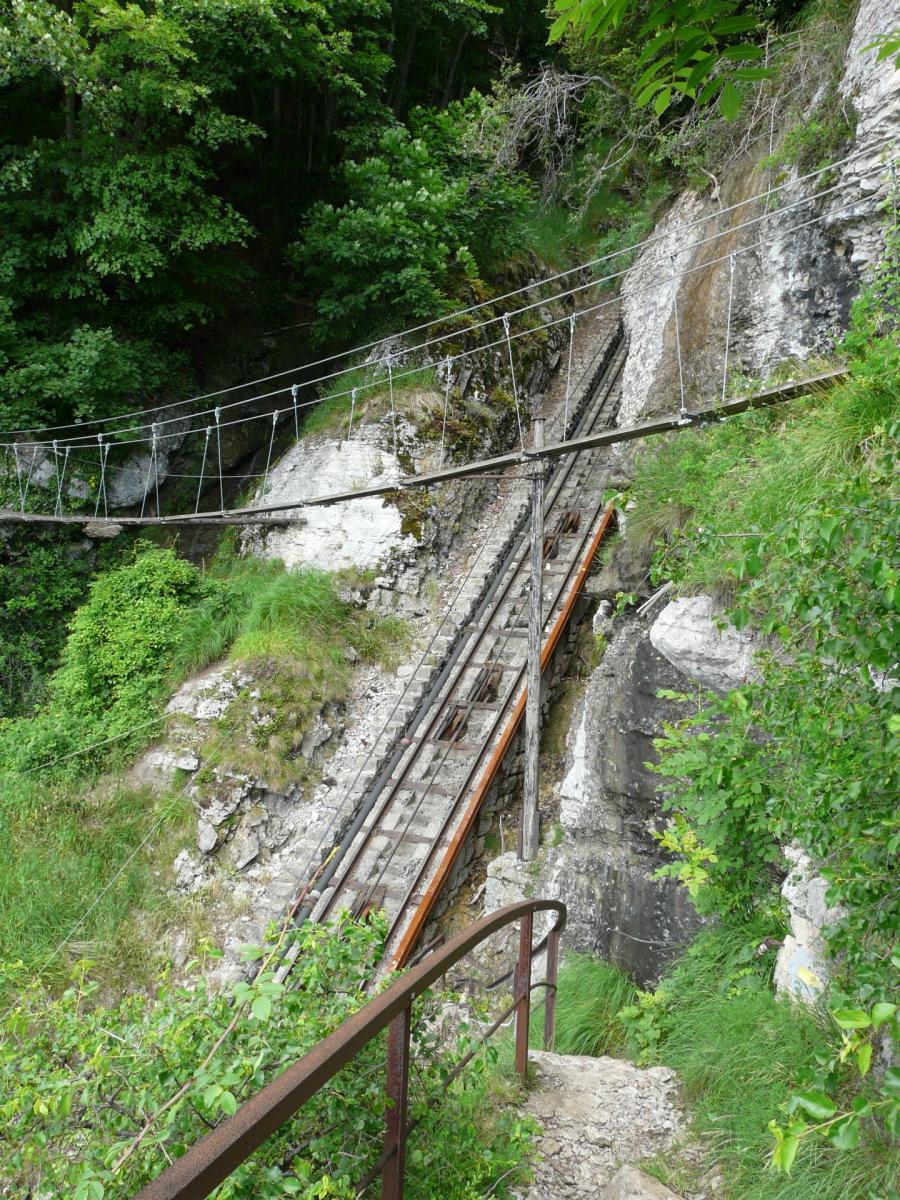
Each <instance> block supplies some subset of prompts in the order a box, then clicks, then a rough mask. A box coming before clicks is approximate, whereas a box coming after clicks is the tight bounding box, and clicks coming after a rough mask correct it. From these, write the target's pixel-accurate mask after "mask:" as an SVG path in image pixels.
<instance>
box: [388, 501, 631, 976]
mask: <svg viewBox="0 0 900 1200" xmlns="http://www.w3.org/2000/svg"><path fill="white" fill-rule="evenodd" d="M614 522H615V508H614V506H613V505H612V504H609V505H607V506H606V507H605V508H604V509H603V513H602V516H601V518H600V521H599V522H598V524H597V527H596V529H595V530H594V532H593V536H592V537H591V539H590V543H589V546H588V549H587V552H586V553H585V555H584V557H583V558H582V560H581V563H580V565H579V568H578V573H577V575H576V576H575V580H574V582H573V584H572V587H571V589H570V591H569V594H568V596H567V597H566V600H565V603H564V604H563V607H562V609H561V610H560V612H559V613H558V614H557V617H556V620H555V621H554V623H553V627H552V628H551V630H550V632H549V634H548V635H547V638H546V640H545V642H544V645H543V647H542V648H541V671H542V672H543V671H544V670H545V669H546V667H547V665H548V663H549V662H550V660H551V658H552V657H553V654H554V652H555V650H556V647H557V645H558V644H559V640H560V638H561V637H562V635H563V633H564V631H565V629H566V626H567V625H568V623H569V620H570V619H571V616H572V612H573V609H574V608H575V604H576V602H577V600H578V598H579V596H580V595H581V593H582V590H583V588H584V583H585V580H586V579H587V577H588V575H589V574H590V570H591V566H592V565H593V562H594V559H595V557H596V555H597V551H598V550H599V549H600V545H601V543H602V542H603V539H604V537H605V536H606V534H607V533H608V532H609V529H610V528H611V527H612V526H613V524H614ZM522 674H523V672H522V671H520V672H519V675H520V677H521V676H522ZM513 694H515V689H513V692H512V693H511V695H513ZM527 695H528V689H527V688H525V689H523V690H522V691H521V692H520V693H519V696H518V697H517V699H516V703H515V706H514V707H513V710H512V713H511V714H510V716H509V719H508V720H507V722H506V724H505V726H504V727H503V730H502V733H501V734H500V739H499V741H498V742H497V744H496V745H495V747H494V749H493V751H492V753H491V755H490V758H489V759H488V762H487V766H486V767H485V768H484V771H483V773H482V775H481V778H480V779H479V780H478V783H477V785H476V787H475V791H474V792H473V793H472V796H471V797H470V799H469V802H468V804H467V805H466V809H465V812H464V814H463V817H462V820H461V821H460V823H459V825H458V827H457V829H456V832H455V833H454V835H453V838H452V839H451V842H450V845H449V846H448V847H447V849H446V850H445V852H444V854H443V855H442V857H441V860H440V863H439V864H438V868H437V871H436V872H435V874H434V877H433V878H432V880H431V882H430V883H429V885H428V887H427V889H426V891H425V895H424V896H423V897H422V900H421V901H420V902H419V904H418V905H417V906H416V909H415V912H414V913H413V916H412V920H411V921H410V923H409V925H408V926H407V928H406V930H405V931H404V933H403V935H402V937H401V940H400V945H399V946H398V947H397V950H396V952H395V955H394V960H393V966H394V967H403V966H405V965H406V963H407V962H408V961H409V959H410V956H411V955H412V952H413V949H414V947H415V945H416V943H417V941H418V940H419V938H420V937H421V936H422V932H423V930H424V929H425V926H426V925H427V923H428V918H429V917H430V915H431V912H432V910H433V909H434V906H435V904H436V903H437V900H438V897H439V896H440V894H441V891H442V890H443V888H444V886H445V885H446V883H447V880H448V879H449V877H450V875H451V873H452V871H453V868H454V866H455V865H456V860H457V859H458V858H459V855H460V852H461V850H462V848H463V846H464V845H465V841H466V838H467V837H468V836H469V834H470V833H471V832H472V830H473V828H474V826H475V822H476V820H477V818H478V814H479V813H480V811H481V807H482V805H483V804H484V801H485V798H486V797H487V794H488V792H489V791H490V789H491V786H492V784H493V782H494V780H495V779H496V778H497V774H498V772H499V771H500V768H501V766H502V764H503V759H504V758H505V756H506V753H507V751H508V749H509V747H510V745H511V744H512V742H513V740H514V738H515V736H516V734H517V733H518V731H519V727H520V726H521V724H522V718H523V717H524V715H525V702H526V699H527ZM479 765H480V764H479ZM436 844H437V843H436Z"/></svg>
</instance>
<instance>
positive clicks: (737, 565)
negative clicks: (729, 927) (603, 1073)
mask: <svg viewBox="0 0 900 1200" xmlns="http://www.w3.org/2000/svg"><path fill="white" fill-rule="evenodd" d="M889 212H890V214H893V209H892V208H891V209H890V210H889ZM898 300H900V230H898V228H897V226H896V219H895V216H893V215H891V217H890V220H889V226H888V235H887V249H886V254H885V256H884V259H883V260H882V263H881V265H880V267H879V269H878V271H877V273H876V275H875V277H874V280H873V282H872V284H871V286H870V287H869V289H868V290H867V291H866V292H865V293H864V294H863V296H862V297H861V298H860V300H859V301H858V302H857V304H856V306H855V308H854V312H853V318H852V323H851V329H850V331H849V333H848V334H847V336H846V337H845V338H844V340H843V343H842V346H841V350H842V352H843V353H844V354H845V355H846V356H847V359H848V366H849V377H848V379H847V381H846V382H843V383H841V384H839V385H838V386H837V387H836V388H835V389H834V390H833V391H831V392H830V393H828V394H827V395H826V396H824V397H813V398H811V399H808V400H807V401H805V402H804V403H803V404H801V405H797V406H792V408H791V411H790V412H789V413H786V414H770V415H768V416H753V417H751V418H749V419H741V420H740V421H739V422H734V423H728V424H725V425H722V426H717V427H713V428H711V429H709V430H707V431H705V432H704V433H702V434H698V435H686V436H685V435H683V436H680V437H679V438H677V439H673V440H672V441H671V442H670V443H669V444H668V445H664V446H662V447H660V448H657V449H655V450H652V451H647V452H645V453H644V454H643V455H642V456H641V458H640V460H639V467H638V473H637V478H636V481H635V490H634V494H635V498H636V508H635V510H634V513H633V514H632V517H633V519H632V520H631V522H630V524H629V532H630V535H631V536H636V537H638V538H642V539H644V540H652V541H653V543H654V544H655V547H656V559H655V571H656V578H657V580H660V579H663V578H671V579H674V580H675V581H676V582H678V583H680V584H681V585H682V586H683V587H687V588H691V587H698V586H702V587H706V588H710V587H712V588H716V589H718V591H719V593H720V595H721V596H723V597H724V598H725V600H726V603H727V605H728V618H729V619H730V620H731V621H732V622H733V623H734V624H735V625H736V626H737V627H738V628H740V629H743V628H746V627H752V628H755V629H756V631H757V632H758V633H759V634H760V635H761V636H763V637H765V638H766V639H767V648H766V650H765V651H763V652H761V653H760V654H759V655H758V662H759V668H760V678H759V680H758V682H754V683H751V684H748V685H746V686H744V687H741V688H738V689H735V690H733V691H731V692H729V693H728V694H727V695H726V696H722V697H720V696H713V695H710V694H705V695H701V696H699V697H693V698H692V697H688V696H682V697H674V698H675V699H679V698H680V699H681V700H682V701H683V702H684V703H685V705H689V706H690V711H689V713H688V715H687V716H686V717H685V719H684V720H682V721H680V722H677V723H673V724H671V725H669V726H667V727H666V730H665V735H664V736H663V737H662V738H660V739H658V740H657V743H656V746H657V749H658V752H659V762H658V764H657V765H656V766H655V768H654V769H655V770H657V771H658V772H659V774H660V775H661V776H662V777H663V780H664V783H663V787H664V795H665V801H664V803H665V807H666V808H668V809H669V811H670V812H671V813H672V814H673V816H672V821H671V823H670V826H669V828H668V830H667V831H666V833H665V834H664V835H663V845H664V846H665V848H666V849H668V850H669V851H671V852H672V853H673V855H674V856H675V860H674V862H673V863H672V864H671V865H669V866H667V867H664V868H663V869H662V872H661V873H662V874H669V875H674V876H675V877H677V878H679V879H681V880H682V882H683V883H684V884H685V885H686V886H687V887H688V889H689V890H690V892H691V895H692V896H693V897H694V899H695V903H696V904H697V905H698V907H699V908H700V909H701V911H704V912H708V913H718V914H720V915H724V916H725V917H726V919H728V920H729V921H730V922H732V923H734V922H748V921H749V922H752V921H755V920H759V919H763V920H776V921H777V920H779V919H780V917H781V914H780V897H779V894H778V885H779V883H780V880H781V878H782V876H783V872H784V869H785V868H784V860H783V857H782V847H784V846H785V845H787V844H788V843H792V842H793V843H799V845H800V846H801V847H802V848H803V849H804V850H805V851H806V852H808V853H809V854H810V855H811V857H812V859H813V861H814V862H815V863H816V864H817V867H818V868H819V870H820V871H821V873H822V874H823V875H824V877H825V878H826V879H827V881H828V883H829V890H828V896H827V900H828V903H829V904H831V905H836V906H839V911H840V912H841V913H842V914H843V915H842V916H840V917H839V919H837V920H836V921H835V923H834V925H833V926H831V927H830V928H828V929H826V930H825V935H826V937H827V939H828V944H829V947H830V950H831V953H832V955H833V956H834V962H833V966H832V970H833V975H834V979H833V982H832V985H831V989H830V993H829V995H828V1002H829V1005H830V1007H831V1008H832V1010H833V1013H834V1021H835V1024H836V1029H839V1030H841V1031H842V1034H841V1036H842V1042H841V1044H840V1045H839V1046H838V1049H837V1051H836V1052H835V1055H834V1060H833V1061H832V1062H831V1063H830V1065H829V1056H828V1055H825V1056H824V1058H823V1059H822V1060H821V1061H820V1062H818V1067H817V1072H816V1074H815V1079H814V1081H813V1083H812V1085H811V1090H809V1089H807V1090H806V1091H802V1092H798V1093H797V1094H796V1096H795V1097H794V1098H793V1099H792V1100H791V1101H790V1104H789V1107H788V1113H787V1118H785V1124H784V1125H783V1126H781V1125H779V1124H778V1123H776V1124H774V1125H773V1133H774V1135H775V1139H776V1143H775V1162H776V1164H777V1165H778V1166H780V1167H781V1168H782V1169H784V1170H790V1169H791V1168H792V1166H793V1165H794V1161H795V1158H796V1156H797V1154H798V1150H799V1148H800V1144H801V1142H803V1143H807V1144H808V1143H810V1142H812V1141H813V1140H814V1139H813V1138H812V1136H811V1135H812V1134H813V1133H814V1132H821V1133H822V1134H824V1135H825V1136H827V1138H828V1139H829V1140H830V1141H831V1142H832V1144H833V1146H834V1147H837V1148H839V1149H848V1150H849V1149H853V1148H854V1147H855V1146H856V1145H857V1142H858V1141H859V1138H860V1134H861V1132H867V1133H868V1136H869V1137H870V1138H871V1139H872V1142H873V1145H874V1146H876V1147H877V1146H880V1145H882V1143H883V1142H884V1139H886V1138H890V1137H891V1136H892V1135H893V1136H896V1134H897V1132H898V1129H897V1126H898V1120H900V1116H898V1114H900V1104H898V1100H897V1091H898V1088H900V1075H898V1074H896V1073H895V1069H894V1068H889V1069H888V1071H887V1073H886V1074H884V1075H883V1076H882V1077H881V1081H880V1083H879V1084H877V1085H875V1086H871V1087H870V1086H869V1085H868V1081H867V1080H866V1078H865V1077H866V1076H867V1074H868V1071H869V1067H870V1064H871V1056H872V1039H873V1036H874V1035H875V1033H876V1031H877V1029H878V1028H879V1027H881V1026H882V1025H885V1024H889V1023H891V1022H892V1021H893V1019H894V1014H895V1011H896V1010H895V1006H894V1003H893V997H894V995H895V992H896V985H897V980H898V977H900V976H898V971H900V958H898V957H897V953H896V931H897V928H898V924H900V909H898V897H897V891H896V871H897V856H898V851H900V823H898V817H897V808H896V798H897V796H898V795H900V773H898V763H900V755H898V750H900V740H898V735H900V714H898V703H900V689H898V688H897V685H896V667H897V662H898V660H900V640H898V624H897V607H898V590H897V587H898V576H897V571H896V562H895V559H896V547H897V544H898V541H900V522H898V511H897V504H896V479H897V461H898V439H900V426H898V424H897V421H896V390H897V384H898V380H900V343H898V340H897V329H898V326H897V312H898ZM811 984H812V986H813V987H817V988H820V987H821V986H822V981H821V980H815V979H813V980H811ZM663 990H664V989H663ZM665 1003H667V1002H666V1001H665V1000H664V999H663V1000H661V999H660V997H659V995H658V994H657V995H655V996H653V997H650V998H645V999H642V1001H641V1004H640V1006H639V1011H638V1012H636V1013H635V1014H634V1026H633V1028H634V1030H635V1031H636V1032H638V1031H639V1030H640V1029H641V1028H644V1029H645V1031H646V1036H647V1038H648V1042H647V1045H648V1047H649V1048H650V1049H652V1048H653V1045H652V1038H653V1037H657V1038H658V1037H660V1036H662V1033H664V1026H661V1025H660V1022H659V1019H658V1013H657V1011H656V1009H657V1006H658V1005H659V1004H665ZM767 1003H769V999H768V998H766V999H765V1000H760V1001H755V1002H754V1004H752V1005H750V1006H749V1007H748V1010H747V1014H746V1022H747V1028H746V1031H745V1032H746V1036H747V1037H748V1038H750V1037H751V1036H755V1034H752V1028H751V1027H752V1025H753V1023H754V1022H756V1023H760V1022H761V1023H762V1025H763V1027H764V1026H765V1022H766V1020H768V1018H766V1017H765V1012H764V1011H762V1010H764V1009H765V1005H766V1004H767ZM755 1006H757V1007H758V1006H762V1007H761V1011H760V1012H756V1011H755ZM694 1008H696V1009H697V1010H698V1011H700V1012H701V1013H702V1012H703V1005H702V1004H699V1005H695V1006H694ZM774 1011H775V1010H773V1012H774ZM779 1011H780V1010H779ZM735 1019H738V1018H737V1017H735ZM778 1019H779V1020H780V1019H781V1018H780V1017H779V1018H778ZM772 1020H775V1017H773V1018H772ZM791 1020H795V1021H796V1024H797V1025H798V1026H801V1025H802V1024H803V1021H804V1020H806V1018H805V1016H803V1014H798V1015H796V1017H792V1018H791ZM691 1028H692V1033H693V1035H696V1033H697V1029H699V1026H698V1027H697V1029H694V1028H693V1026H692V1027H691ZM832 1029H833V1032H836V1029H835V1027H832ZM713 1044H714V1043H712V1042H710V1045H713ZM683 1045H684V1046H685V1048H686V1047H687V1039H685V1042H684V1043H683ZM685 1053H686V1049H685ZM674 1061H675V1065H681V1064H680V1062H679V1061H677V1055H676V1056H675V1060H674ZM851 1063H852V1064H853V1072H852V1073H849V1072H848V1070H847V1067H848V1066H849V1065H850V1064H851ZM809 1066H810V1070H812V1064H809ZM852 1074H855V1075H856V1077H857V1085H856V1086H857V1087H858V1086H859V1084H860V1079H862V1082H863V1091H862V1092H861V1093H860V1095H859V1096H858V1097H857V1099H856V1100H852V1103H851V1099H850V1098H852V1096H853V1094H854V1084H853V1080H852ZM783 1098H784V1097H781V1098H780V1099H783ZM778 1099H779V1098H778V1097H775V1096H774V1095H772V1096H771V1098H770V1101H771V1106H772V1111H771V1112H770V1114H769V1116H770V1118H771V1117H774V1116H775V1112H774V1110H775V1108H776V1107H777V1103H776V1102H777V1100H778ZM734 1103H735V1104H737V1103H738V1097H737V1096H735V1097H734ZM756 1115H757V1118H758V1117H759V1114H758V1113H757V1114H756ZM885 1126H886V1127H887V1132H885ZM861 1153H862V1152H861ZM871 1153H873V1154H875V1153H876V1151H875V1150H873V1151H871ZM822 1154H824V1155H825V1158H824V1159H822V1162H826V1163H828V1162H831V1159H830V1158H829V1157H828V1152H827V1151H821V1150H817V1151H815V1152H814V1153H812V1154H811V1159H812V1161H813V1163H816V1162H819V1160H820V1158H821V1156H822ZM800 1157H801V1158H802V1157H803V1156H802V1155H801V1156H800ZM798 1161H799V1160H798ZM804 1169H806V1168H804ZM809 1169H810V1170H814V1167H813V1166H811V1167H810V1168H809ZM815 1169H818V1168H815ZM822 1169H823V1170H824V1169H825V1168H824V1167H823V1168H822ZM845 1170H851V1168H849V1167H846V1166H841V1167H839V1168H835V1172H836V1174H835V1178H836V1179H837V1178H841V1179H843V1180H844V1185H846V1178H845V1176H844V1172H845ZM742 1194H744V1193H742ZM746 1194H751V1195H756V1194H765V1195H768V1194H769V1193H768V1192H759V1193H757V1192H756V1191H752V1190H751V1191H748V1192H747V1193H746ZM790 1194H791V1195H793V1194H795V1193H794V1192H791V1193H790ZM797 1194H803V1193H800V1192H798V1193H797ZM810 1194H812V1192H810ZM835 1194H837V1193H836V1192H835ZM872 1194H879V1193H878V1191H877V1188H873V1192H872Z"/></svg>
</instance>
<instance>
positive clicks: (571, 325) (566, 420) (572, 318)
mask: <svg viewBox="0 0 900 1200" xmlns="http://www.w3.org/2000/svg"><path fill="white" fill-rule="evenodd" d="M574 345H575V314H574V313H572V314H571V315H570V316H569V366H568V370H567V371H566V407H565V412H564V415H563V437H565V436H566V435H567V434H568V432H569V398H570V396H571V394H572V348H573V346H574Z"/></svg>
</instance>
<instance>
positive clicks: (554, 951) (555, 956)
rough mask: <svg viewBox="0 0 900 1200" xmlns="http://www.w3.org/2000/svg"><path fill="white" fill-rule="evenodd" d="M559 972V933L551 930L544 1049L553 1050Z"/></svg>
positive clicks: (548, 950) (548, 941) (545, 1003)
mask: <svg viewBox="0 0 900 1200" xmlns="http://www.w3.org/2000/svg"><path fill="white" fill-rule="evenodd" d="M558 971H559V933H558V932H557V930H555V929H551V930H550V933H549V936H548V937H547V997H546V999H545V1001H544V1049H545V1050H552V1049H553V1039H554V1037H555V1035H556V978H557V974H558Z"/></svg>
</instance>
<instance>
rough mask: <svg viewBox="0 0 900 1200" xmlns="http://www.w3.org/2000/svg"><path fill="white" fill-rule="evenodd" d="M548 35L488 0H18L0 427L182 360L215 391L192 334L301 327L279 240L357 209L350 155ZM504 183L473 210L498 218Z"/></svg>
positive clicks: (107, 397) (3, 91)
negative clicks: (326, 216)
mask: <svg viewBox="0 0 900 1200" xmlns="http://www.w3.org/2000/svg"><path fill="white" fill-rule="evenodd" d="M543 42H544V20H543V14H542V13H541V12H540V11H539V10H536V9H532V8H531V7H530V6H528V5H522V4H518V3H517V4H513V5H512V6H502V7H501V6H498V5H494V4H490V3H488V2H487V0H454V2H453V3H447V2H446V0H429V2H426V3H417V4H410V3H407V2H403V3H392V4H388V3H387V0H334V2H332V3H329V4H327V5H323V4H321V3H319V2H318V0H233V2H230V3H228V4H224V5H223V4H221V3H217V2H215V0H159V2H158V3H155V4H153V5H152V6H149V7H148V6H147V5H141V4H132V3H126V0H112V2H111V3H106V4H96V3H92V2H89V0H74V2H73V3H67V4H63V5H59V4H56V3H52V2H51V0H9V3H7V4H5V5H4V6H3V10H2V12H0V105H2V108H3V113H4V118H5V120H4V139H3V145H2V147H0V222H2V226H3V230H4V239H3V245H2V249H0V425H2V426H4V427H5V428H10V427H21V426H25V427H32V426H41V425H45V424H56V423H57V422H65V421H71V420H79V419H80V420H84V419H88V418H92V417H97V418H99V417H103V416H107V415H110V414H112V413H114V412H118V411H121V410H122V409H123V408H125V407H127V406H128V405H129V404H132V403H134V404H135V405H137V404H140V407H144V406H145V404H146V403H147V402H148V401H152V399H153V398H154V397H156V396H159V395H160V394H165V393H171V392H173V391H176V390H183V389H185V388H186V387H188V386H190V385H191V383H192V376H193V374H194V372H195V371H197V373H198V374H214V376H215V378H216V380H217V382H219V381H220V380H221V373H222V371H223V363H222V354H221V352H219V353H218V354H216V356H215V361H214V362H213V361H210V360H211V355H210V350H209V343H210V342H211V341H212V339H211V338H209V337H207V336H204V334H203V327H204V326H205V325H207V324H209V323H211V322H216V321H218V322H219V323H220V326H219V328H220V329H221V330H223V331H224V330H226V329H227V332H228V335H229V340H231V341H233V340H234V329H235V326H234V324H231V325H226V321H227V320H228V318H229V317H233V316H234V315H236V314H239V315H240V322H239V326H238V330H239V333H243V336H244V337H245V339H246V342H247V343H249V342H250V341H251V339H252V337H253V334H254V333H255V331H256V330H258V329H259V328H262V329H266V328H271V327H274V326H281V325H284V324H285V320H284V318H285V316H286V315H287V314H288V313H291V315H290V316H288V317H287V320H291V319H292V317H293V313H292V311H291V307H290V305H291V303H292V302H293V300H294V299H295V297H294V296H291V297H290V299H289V298H288V297H287V295H286V291H287V288H286V286H285V281H284V271H283V254H284V249H285V246H286V245H287V244H288V243H289V242H291V241H293V240H295V239H296V237H297V229H298V225H299V224H300V223H302V219H303V216H304V214H305V213H306V212H307V211H308V209H309V208H310V207H311V205H313V204H314V203H315V202H317V201H321V200H323V199H332V200H337V201H338V203H339V204H343V203H344V202H345V201H352V199H353V197H352V195H350V196H347V195H346V192H345V190H344V188H343V185H342V184H341V180H342V178H343V175H342V171H341V169H340V168H341V166H342V165H343V163H345V162H350V163H352V161H353V160H354V159H355V158H359V159H360V160H365V159H366V157H367V156H368V155H371V154H372V153H373V152H374V150H375V148H376V146H377V143H378V139H379V137H381V135H382V134H384V133H385V132H386V131H390V130H391V129H394V128H396V127H397V122H398V120H399V119H400V118H401V117H402V116H403V115H405V114H407V113H408V112H409V111H410V110H411V108H412V107H413V106H414V105H416V104H422V105H437V106H441V107H442V106H444V105H445V104H446V102H447V100H449V99H451V97H453V96H456V95H462V94H464V93H465V92H466V91H467V90H468V89H470V88H471V87H473V86H475V85H478V86H485V85H486V84H487V83H489V81H490V78H491V75H492V74H493V73H495V71H496V66H495V60H494V54H495V53H497V54H499V56H500V57H503V55H504V53H505V50H504V48H505V47H509V49H510V50H511V51H512V47H513V44H515V51H513V53H514V54H515V55H516V56H519V57H520V58H521V59H522V60H523V61H526V60H527V61H531V60H532V59H535V58H536V56H537V55H539V54H540V51H541V50H542V47H543ZM489 48H490V52H489ZM436 120H437V121H438V122H439V121H441V120H443V118H441V117H439V118H436ZM441 161H442V162H443V161H444V160H443V159H441ZM351 175H352V168H351ZM351 186H353V185H352V184H351ZM508 195H509V193H508V191H506V192H505V191H504V189H503V188H502V187H501V188H499V189H498V191H497V193H496V198H494V197H493V196H491V195H485V196H483V197H482V198H481V199H480V201H479V203H478V205H477V206H476V209H477V211H476V212H475V213H474V214H473V215H474V216H475V217H476V219H480V218H482V217H486V216H487V215H488V214H489V213H491V212H493V217H492V219H493V222H494V225H495V226H497V227H498V228H499V226H500V218H499V215H498V214H499V213H500V212H501V211H502V207H503V204H504V203H505V200H506V199H507V198H508ZM426 208H427V206H426ZM438 210H439V211H443V210H442V209H441V208H440V204H439V205H438ZM456 219H457V221H458V222H459V223H460V224H461V225H462V226H464V225H465V223H466V217H465V215H464V214H459V213H457V218H456ZM488 232H490V231H488ZM461 240H463V241H467V240H468V238H467V237H461ZM426 241H427V239H426ZM455 254H456V246H455V245H451V248H450V256H451V259H452V258H453V257H454V256H455ZM432 257H433V256H432ZM413 258H414V255H413ZM426 258H428V255H427V254H426ZM430 261H431V259H429V262H430ZM454 269H455V268H454ZM413 271H414V274H415V263H414V262H413ZM241 349H242V347H240V346H236V347H235V348H234V350H233V351H232V358H231V360H230V361H229V360H228V359H227V358H226V362H225V364H224V368H225V372H226V373H227V371H228V370H229V368H231V369H233V367H232V364H233V363H234V360H236V359H239V358H240V357H241V355H240V351H241ZM211 368H213V370H211ZM242 369H243V367H242Z"/></svg>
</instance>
